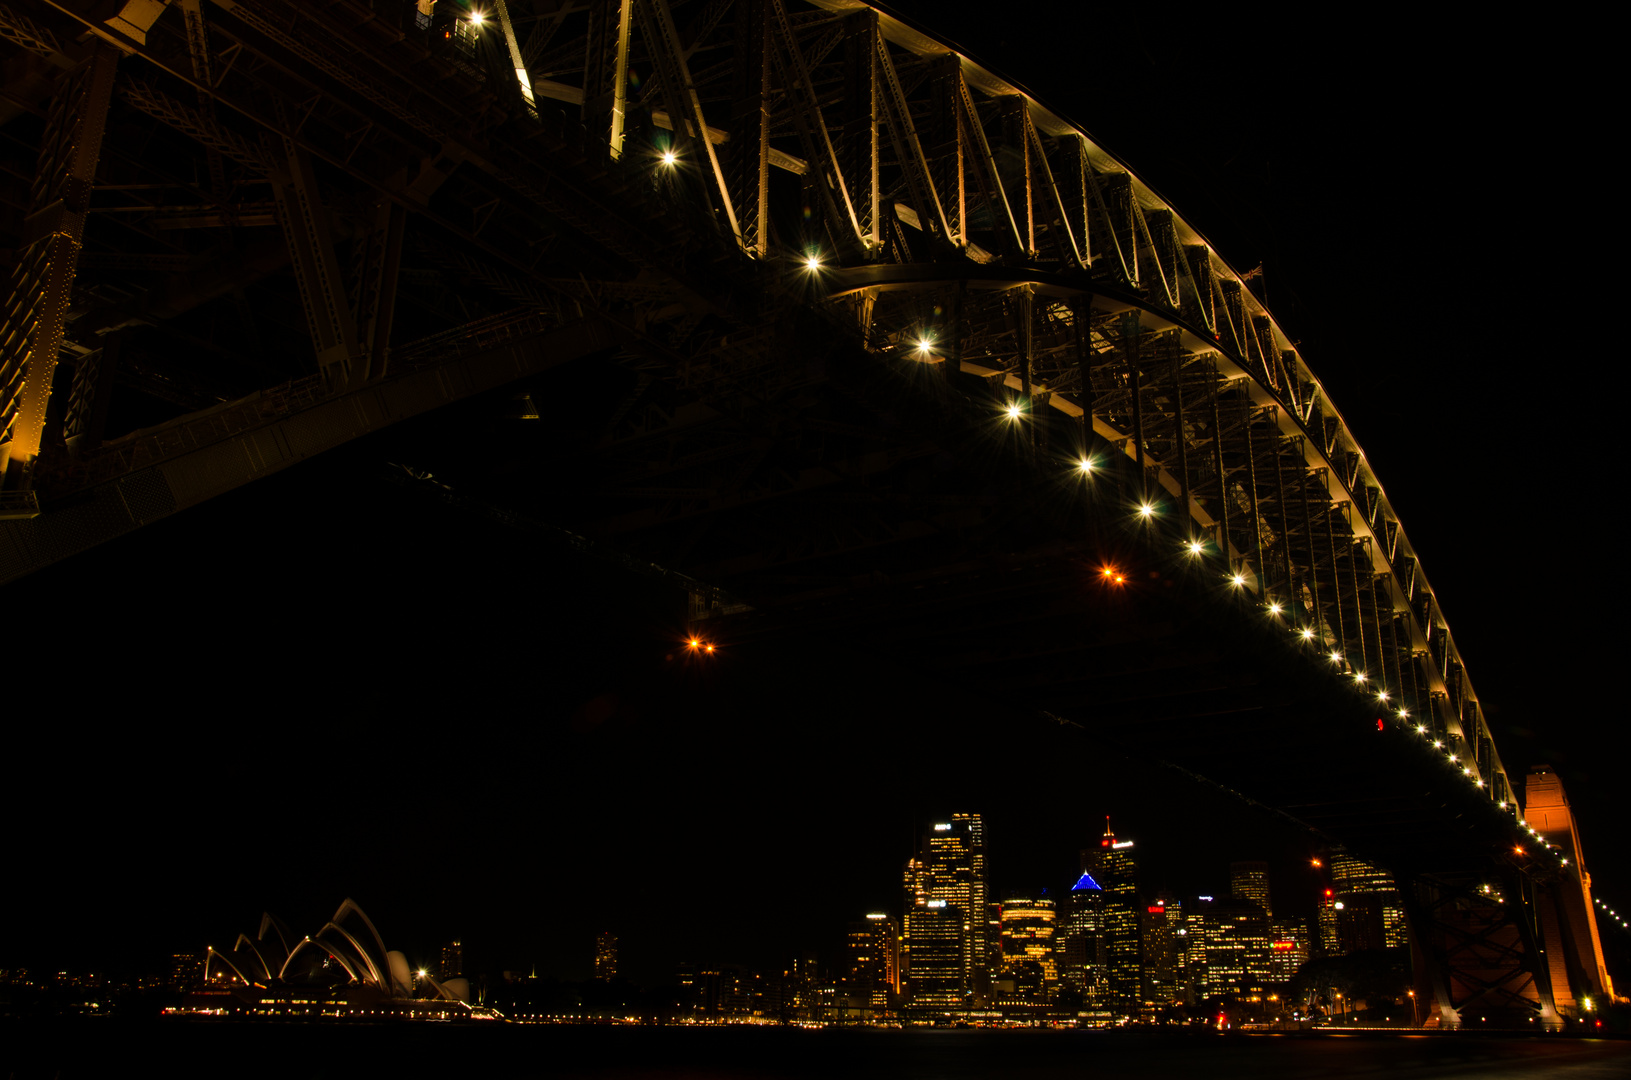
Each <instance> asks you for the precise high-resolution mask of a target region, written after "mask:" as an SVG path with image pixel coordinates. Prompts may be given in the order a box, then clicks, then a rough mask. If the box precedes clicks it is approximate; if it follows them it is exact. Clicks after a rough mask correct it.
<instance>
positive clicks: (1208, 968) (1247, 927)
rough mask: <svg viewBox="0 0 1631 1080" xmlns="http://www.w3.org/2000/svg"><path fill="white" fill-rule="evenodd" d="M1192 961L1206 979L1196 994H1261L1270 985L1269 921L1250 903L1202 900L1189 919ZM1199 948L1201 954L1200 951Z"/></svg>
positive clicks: (1261, 910) (1202, 981)
mask: <svg viewBox="0 0 1631 1080" xmlns="http://www.w3.org/2000/svg"><path fill="white" fill-rule="evenodd" d="M1189 931H1190V932H1189V937H1190V952H1191V957H1192V958H1194V955H1195V953H1196V952H1197V951H1199V952H1200V954H1201V956H1202V957H1204V960H1203V970H1204V975H1203V976H1202V979H1201V980H1200V986H1199V988H1198V989H1197V991H1196V993H1197V994H1199V995H1201V996H1204V997H1210V996H1213V995H1216V994H1260V993H1262V992H1263V991H1264V990H1265V989H1266V987H1267V985H1268V981H1269V977H1268V976H1269V952H1270V951H1271V950H1270V948H1269V917H1268V916H1267V915H1265V914H1263V909H1262V908H1260V907H1258V906H1257V905H1256V904H1254V903H1252V902H1251V901H1250V900H1237V899H1235V898H1234V897H1229V898H1228V899H1224V900H1213V899H1210V898H1208V897H1204V896H1203V897H1201V899H1200V902H1199V903H1198V904H1197V905H1196V911H1195V913H1194V915H1193V916H1191V918H1190V919H1189ZM1197 946H1199V950H1197Z"/></svg>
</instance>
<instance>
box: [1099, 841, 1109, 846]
mask: <svg viewBox="0 0 1631 1080" xmlns="http://www.w3.org/2000/svg"><path fill="white" fill-rule="evenodd" d="M1099 846H1100V847H1109V846H1110V841H1108V840H1100V841H1099Z"/></svg>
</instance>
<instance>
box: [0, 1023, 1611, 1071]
mask: <svg viewBox="0 0 1631 1080" xmlns="http://www.w3.org/2000/svg"><path fill="white" fill-rule="evenodd" d="M381 1074H385V1075H393V1076H403V1077H407V1076H412V1077H460V1078H465V1077H549V1078H557V1077H558V1078H572V1080H577V1078H583V1080H816V1078H821V1080H829V1078H832V1080H874V1078H875V1080H995V1078H1001V1080H1032V1078H1036V1080H1042V1078H1047V1080H1062V1078H1081V1080H1120V1078H1123V1077H1127V1078H1132V1077H1184V1078H1188V1077H1195V1078H1205V1080H1232V1078H1239V1080H1270V1078H1275V1077H1322V1078H1324V1077H1333V1078H1343V1077H1353V1078H1356V1080H1357V1078H1360V1077H1378V1076H1385V1077H1386V1078H1387V1080H1426V1078H1437V1077H1467V1078H1473V1077H1476V1078H1479V1080H1517V1078H1520V1077H1524V1078H1534V1077H1546V1078H1548V1080H1550V1078H1554V1077H1558V1078H1567V1080H1610V1078H1612V1080H1623V1078H1624V1077H1626V1076H1631V1041H1627V1040H1608V1039H1577V1038H1564V1037H1544V1036H1522V1035H1512V1036H1504V1035H1499V1034H1483V1033H1480V1034H1465V1035H1450V1036H1446V1035H1397V1034H1385V1035H1374V1036H1366V1035H1330V1034H1317V1035H1301V1036H1273V1035H1220V1034H1217V1033H1214V1032H1203V1031H1175V1032H1171V1033H1167V1032H1162V1031H1148V1030H1146V1031H1045V1030H1013V1031H995V1030H907V1031H888V1030H833V1029H828V1030H801V1029H795V1028H752V1027H734V1028H718V1027H715V1028H684V1027H667V1028H663V1027H612V1026H605V1027H598V1026H575V1027H574V1026H561V1027H554V1026H549V1027H545V1026H539V1027H531V1026H521V1025H506V1024H493V1025H486V1024H481V1025H467V1026H457V1027H455V1026H447V1025H436V1024H406V1025H404V1024H396V1025H377V1026H371V1025H343V1026H342V1025H322V1024H250V1023H243V1024H240V1023H231V1022H225V1023H208V1022H206V1023H176V1024H164V1023H131V1022H121V1021H118V1020H75V1019H68V1018H64V1019H57V1020H35V1021H31V1022H28V1023H20V1022H18V1021H17V1020H12V1021H8V1022H6V1023H5V1024H4V1025H3V1026H0V1077H5V1078H7V1080H25V1078H33V1077H48V1078H63V1080H68V1078H74V1077H109V1076H146V1075H154V1076H166V1077H187V1076H201V1077H202V1076H207V1077H223V1078H226V1077H231V1078H237V1077H274V1076H275V1077H288V1078H311V1080H331V1078H332V1080H340V1078H345V1077H353V1076H369V1075H381Z"/></svg>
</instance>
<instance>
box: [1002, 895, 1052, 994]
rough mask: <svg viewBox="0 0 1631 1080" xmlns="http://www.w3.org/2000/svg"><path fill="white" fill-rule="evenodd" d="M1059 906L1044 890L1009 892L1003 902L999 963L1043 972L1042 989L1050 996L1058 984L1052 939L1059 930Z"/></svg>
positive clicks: (1004, 965)
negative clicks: (1035, 968) (1000, 961)
mask: <svg viewBox="0 0 1631 1080" xmlns="http://www.w3.org/2000/svg"><path fill="white" fill-rule="evenodd" d="M1058 916H1059V912H1058V906H1057V905H1056V904H1055V903H1054V902H1053V897H1051V896H1049V895H1048V891H1047V890H1046V889H1043V890H1042V892H1041V894H1040V895H1037V896H1030V895H1028V894H1025V893H1009V894H1008V898H1007V899H1006V900H1004V901H1003V902H1002V964H1003V968H1004V970H1007V969H1009V968H1011V967H1013V966H1014V965H1016V964H1026V963H1029V964H1035V965H1036V966H1037V967H1038V968H1039V969H1040V970H1041V973H1042V990H1043V993H1044V994H1046V995H1050V996H1051V995H1052V993H1053V991H1054V989H1055V988H1057V987H1058V985H1059V961H1058V957H1057V956H1056V955H1055V953H1054V947H1053V938H1054V934H1055V931H1056V930H1057V929H1058V927H1057V925H1056V924H1057V921H1058Z"/></svg>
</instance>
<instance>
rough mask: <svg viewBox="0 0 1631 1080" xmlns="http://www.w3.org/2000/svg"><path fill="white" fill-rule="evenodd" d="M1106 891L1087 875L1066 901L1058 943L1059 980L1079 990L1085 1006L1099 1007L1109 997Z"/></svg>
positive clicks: (1090, 875)
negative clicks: (1106, 948) (1105, 923)
mask: <svg viewBox="0 0 1631 1080" xmlns="http://www.w3.org/2000/svg"><path fill="white" fill-rule="evenodd" d="M1104 907H1105V894H1104V890H1103V889H1101V888H1100V887H1099V883H1098V882H1097V881H1094V880H1093V875H1092V874H1089V873H1085V872H1084V873H1083V874H1082V876H1081V877H1080V878H1078V879H1076V884H1075V885H1072V886H1071V888H1070V892H1069V893H1068V894H1067V895H1066V897H1065V909H1064V911H1063V912H1062V913H1061V915H1060V918H1059V925H1058V929H1057V930H1056V932H1055V933H1054V942H1055V946H1056V952H1057V955H1058V970H1059V978H1060V979H1061V980H1062V981H1064V982H1067V983H1069V984H1070V985H1072V986H1074V987H1076V989H1078V990H1080V991H1081V993H1082V1000H1083V1001H1084V1002H1085V1003H1088V1004H1093V1005H1097V1004H1100V1003H1102V1001H1103V999H1104V998H1105V997H1106V995H1107V994H1108V987H1109V982H1108V979H1109V974H1108V969H1107V960H1106V953H1105V946H1104Z"/></svg>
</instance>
